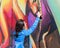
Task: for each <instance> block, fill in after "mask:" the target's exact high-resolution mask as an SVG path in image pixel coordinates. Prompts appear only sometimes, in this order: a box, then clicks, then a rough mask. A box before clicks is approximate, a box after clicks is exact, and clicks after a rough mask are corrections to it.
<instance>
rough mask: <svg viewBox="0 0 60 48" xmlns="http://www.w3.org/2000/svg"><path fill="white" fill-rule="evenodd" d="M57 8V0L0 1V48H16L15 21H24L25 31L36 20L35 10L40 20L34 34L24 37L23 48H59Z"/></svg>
mask: <svg viewBox="0 0 60 48" xmlns="http://www.w3.org/2000/svg"><path fill="white" fill-rule="evenodd" d="M36 8H37V9H36ZM59 8H60V3H59V0H56V1H55V0H0V48H16V46H15V41H14V35H13V34H14V32H15V25H16V21H17V20H19V19H22V20H24V21H25V23H26V27H25V29H26V30H27V29H29V28H30V27H31V26H32V25H33V23H34V21H35V19H36V17H35V15H34V13H35V11H36V10H38V11H40V13H41V14H42V19H41V21H40V22H39V24H38V26H37V27H36V29H35V30H34V32H33V33H32V34H31V35H29V36H27V37H25V40H24V48H60V21H59V17H60V16H59V15H60V9H59ZM19 48H21V47H19Z"/></svg>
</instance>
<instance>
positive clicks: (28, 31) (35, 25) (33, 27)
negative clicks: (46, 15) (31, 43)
mask: <svg viewBox="0 0 60 48" xmlns="http://www.w3.org/2000/svg"><path fill="white" fill-rule="evenodd" d="M39 21H40V19H39V18H38V17H36V19H35V22H34V24H33V25H32V26H31V27H30V28H29V29H28V30H26V31H25V32H24V35H26V36H27V35H30V34H31V33H32V32H33V31H34V30H35V29H36V27H37V25H38V22H39Z"/></svg>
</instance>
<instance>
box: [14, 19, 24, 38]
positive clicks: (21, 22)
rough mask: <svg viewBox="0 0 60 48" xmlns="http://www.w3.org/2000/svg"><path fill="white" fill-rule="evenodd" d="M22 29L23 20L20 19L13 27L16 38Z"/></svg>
mask: <svg viewBox="0 0 60 48" xmlns="http://www.w3.org/2000/svg"><path fill="white" fill-rule="evenodd" d="M23 27H24V20H22V19H19V20H17V22H16V26H15V31H16V37H17V36H18V33H19V32H21V31H22V30H23Z"/></svg>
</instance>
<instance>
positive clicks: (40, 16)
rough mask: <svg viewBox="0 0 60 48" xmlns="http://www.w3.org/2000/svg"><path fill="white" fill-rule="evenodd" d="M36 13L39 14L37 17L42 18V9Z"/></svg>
mask: <svg viewBox="0 0 60 48" xmlns="http://www.w3.org/2000/svg"><path fill="white" fill-rule="evenodd" d="M36 15H37V17H39V18H40V19H42V13H41V11H40V12H39V11H38V12H37V13H36Z"/></svg>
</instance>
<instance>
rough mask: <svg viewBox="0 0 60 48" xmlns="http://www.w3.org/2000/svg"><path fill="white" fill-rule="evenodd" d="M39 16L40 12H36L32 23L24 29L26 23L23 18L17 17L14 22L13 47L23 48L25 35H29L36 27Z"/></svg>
mask: <svg viewBox="0 0 60 48" xmlns="http://www.w3.org/2000/svg"><path fill="white" fill-rule="evenodd" d="M40 16H41V14H40V13H39V12H38V13H37V17H36V20H35V22H34V24H33V25H32V26H31V27H30V28H29V29H28V30H26V29H25V26H26V23H25V22H24V20H22V19H19V20H18V21H17V22H16V26H15V32H14V40H15V48H24V39H25V36H28V35H30V34H31V33H32V32H33V31H34V30H35V29H36V27H37V25H38V22H39V20H40Z"/></svg>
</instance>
